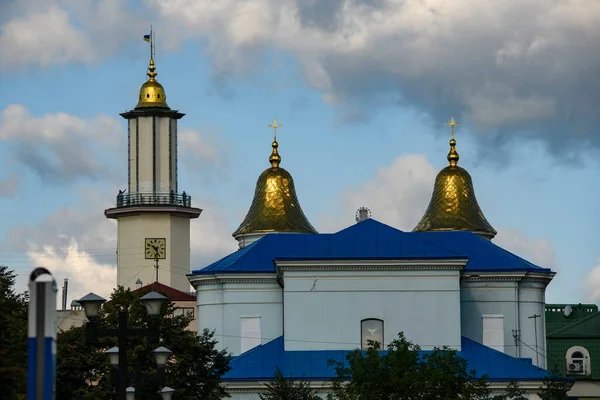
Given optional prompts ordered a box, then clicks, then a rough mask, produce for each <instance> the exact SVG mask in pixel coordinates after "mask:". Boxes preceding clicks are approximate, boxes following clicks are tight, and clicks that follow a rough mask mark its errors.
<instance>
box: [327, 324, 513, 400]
mask: <svg viewBox="0 0 600 400" xmlns="http://www.w3.org/2000/svg"><path fill="white" fill-rule="evenodd" d="M369 345H370V346H369V348H368V349H367V350H366V351H361V350H355V351H353V352H350V353H349V354H348V355H347V357H346V363H344V362H337V361H330V364H331V365H333V366H334V369H335V372H336V377H335V378H334V379H333V380H332V385H333V390H332V393H331V394H329V395H328V399H330V400H367V399H369V400H370V399H394V400H404V399H407V400H417V399H432V400H433V399H439V400H454V399H470V400H480V399H481V400H483V399H490V398H493V399H495V400H508V399H514V400H522V399H524V398H525V397H524V396H523V391H522V390H521V389H520V388H519V387H518V385H517V384H516V382H515V383H511V385H509V386H510V387H509V390H508V391H507V393H506V394H505V395H501V396H494V397H492V396H491V394H490V390H489V388H488V381H487V377H486V376H483V377H479V378H478V377H477V376H476V371H473V370H469V369H468V365H467V361H466V360H465V359H463V358H462V357H460V356H459V355H458V354H457V352H456V350H454V349H450V348H448V347H443V348H435V349H434V350H433V351H431V352H428V353H425V354H422V353H420V351H421V348H420V347H419V346H418V345H416V344H413V343H412V342H410V341H408V340H406V338H405V337H404V335H403V334H402V333H400V334H399V335H398V338H397V339H395V340H394V341H392V342H391V343H390V344H389V346H388V349H387V352H381V351H380V350H381V347H380V345H379V343H373V342H370V343H369Z"/></svg>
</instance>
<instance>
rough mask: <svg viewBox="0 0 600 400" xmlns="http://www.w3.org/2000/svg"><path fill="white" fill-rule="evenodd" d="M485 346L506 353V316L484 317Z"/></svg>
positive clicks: (493, 315)
mask: <svg viewBox="0 0 600 400" xmlns="http://www.w3.org/2000/svg"><path fill="white" fill-rule="evenodd" d="M481 319H482V320H483V344H484V345H485V346H488V347H491V348H492V349H495V350H498V351H501V352H503V353H504V315H497V314H492V315H489V314H488V315H482V316H481Z"/></svg>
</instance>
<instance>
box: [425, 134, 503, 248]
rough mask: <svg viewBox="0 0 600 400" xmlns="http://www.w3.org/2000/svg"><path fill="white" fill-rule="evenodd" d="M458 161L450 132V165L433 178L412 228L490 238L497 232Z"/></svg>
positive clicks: (454, 143)
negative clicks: (428, 196) (427, 198)
mask: <svg viewBox="0 0 600 400" xmlns="http://www.w3.org/2000/svg"><path fill="white" fill-rule="evenodd" d="M458 160H459V156H458V152H457V151H456V140H454V132H453V135H452V139H451V140H450V152H449V153H448V161H449V162H450V165H449V166H447V167H446V168H444V169H442V170H441V171H440V173H439V174H438V175H437V177H436V178H435V185H434V187H433V194H432V196H431V201H430V202H429V206H428V207H427V210H426V211H425V215H423V218H422V219H421V221H420V222H419V223H418V224H417V226H416V228H415V229H414V231H415V232H425V231H453V230H456V231H460V230H465V231H472V232H473V233H476V234H478V235H480V236H483V237H486V238H488V239H492V238H493V237H494V236H496V233H497V232H496V230H495V229H494V228H493V227H492V225H490V223H489V222H488V221H487V219H486V218H485V215H483V212H482V211H481V208H480V207H479V204H478V203H477V198H476V197H475V189H474V188H473V181H472V180H471V176H470V175H469V173H468V172H467V171H466V170H465V169H464V168H461V167H459V166H458V165H457V164H458Z"/></svg>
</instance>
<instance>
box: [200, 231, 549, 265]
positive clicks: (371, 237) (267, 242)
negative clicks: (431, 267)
mask: <svg viewBox="0 0 600 400" xmlns="http://www.w3.org/2000/svg"><path fill="white" fill-rule="evenodd" d="M465 258H467V259H468V260H469V261H468V263H467V266H466V268H465V270H466V271H482V272H483V271H535V272H548V273H549V272H551V271H550V270H549V269H546V268H541V267H538V266H537V265H534V264H532V263H530V262H528V261H526V260H524V259H522V258H520V257H518V256H516V255H514V254H512V253H510V252H508V251H506V250H504V249H502V248H501V247H498V246H496V245H495V244H493V243H491V242H490V241H488V240H486V239H483V238H481V237H479V236H477V235H475V234H473V233H471V232H468V231H445V232H402V231H401V230H399V229H396V228H392V227H391V226H388V225H385V224H383V223H381V222H378V221H376V220H374V219H367V220H365V221H362V222H360V223H358V224H355V225H352V226H350V227H348V228H346V229H344V230H341V231H339V232H337V233H321V234H302V233H297V234H289V233H287V234H284V233H270V234H268V235H266V236H264V237H263V238H261V239H260V240H258V241H256V242H254V243H252V244H250V245H249V246H246V247H244V248H243V249H240V250H238V251H236V252H235V253H232V254H230V255H228V256H226V257H224V258H222V259H221V260H219V261H216V262H214V263H212V264H210V265H209V266H207V267H205V268H202V269H199V270H194V271H192V274H198V275H203V274H216V273H219V274H222V273H258V272H263V273H264V272H275V265H274V260H323V259H335V260H344V259H363V260H368V259H407V260H415V259H465Z"/></svg>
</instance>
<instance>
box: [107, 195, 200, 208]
mask: <svg viewBox="0 0 600 400" xmlns="http://www.w3.org/2000/svg"><path fill="white" fill-rule="evenodd" d="M132 206H176V207H190V208H191V207H192V197H191V196H190V195H188V194H187V193H185V192H183V193H181V194H180V193H175V192H171V193H168V192H166V193H165V192H160V193H155V192H136V193H128V194H125V193H119V194H118V195H117V207H132Z"/></svg>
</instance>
